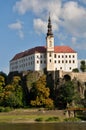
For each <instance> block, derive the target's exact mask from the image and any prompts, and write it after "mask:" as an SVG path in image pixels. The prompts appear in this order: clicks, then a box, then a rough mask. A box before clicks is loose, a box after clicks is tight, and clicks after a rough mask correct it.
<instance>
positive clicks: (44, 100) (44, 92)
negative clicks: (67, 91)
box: [30, 75, 53, 108]
mask: <svg viewBox="0 0 86 130" xmlns="http://www.w3.org/2000/svg"><path fill="white" fill-rule="evenodd" d="M30 95H31V102H30V104H31V105H32V106H34V107H47V108H53V100H52V99H50V98H49V95H50V90H49V88H48V87H46V76H45V75H43V76H42V77H40V78H39V80H38V81H37V82H35V83H34V84H33V87H32V89H31V94H30Z"/></svg>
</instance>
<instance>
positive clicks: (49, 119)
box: [46, 117, 59, 121]
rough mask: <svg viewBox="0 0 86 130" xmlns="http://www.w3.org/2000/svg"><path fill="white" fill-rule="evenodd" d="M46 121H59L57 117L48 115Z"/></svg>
mask: <svg viewBox="0 0 86 130" xmlns="http://www.w3.org/2000/svg"><path fill="white" fill-rule="evenodd" d="M46 121H59V117H49V118H48V119H46Z"/></svg>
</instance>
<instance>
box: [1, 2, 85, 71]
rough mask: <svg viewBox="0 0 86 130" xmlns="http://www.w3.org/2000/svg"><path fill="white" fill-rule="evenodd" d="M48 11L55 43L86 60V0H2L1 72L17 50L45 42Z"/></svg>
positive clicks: (7, 67)
mask: <svg viewBox="0 0 86 130" xmlns="http://www.w3.org/2000/svg"><path fill="white" fill-rule="evenodd" d="M49 12H50V15H51V20H52V27H53V33H54V37H55V45H68V46H70V47H72V48H73V49H74V50H76V51H77V52H78V58H79V59H86V0H0V71H3V72H5V73H8V72H9V61H10V60H11V59H12V58H13V56H14V55H15V54H16V53H19V52H21V51H24V50H27V49H29V48H32V47H35V46H41V45H46V39H45V37H46V33H47V20H48V17H49Z"/></svg>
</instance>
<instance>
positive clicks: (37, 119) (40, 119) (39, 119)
mask: <svg viewBox="0 0 86 130" xmlns="http://www.w3.org/2000/svg"><path fill="white" fill-rule="evenodd" d="M35 121H38V122H41V121H43V118H42V117H39V118H36V119H35Z"/></svg>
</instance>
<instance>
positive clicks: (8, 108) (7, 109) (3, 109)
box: [0, 107, 12, 112]
mask: <svg viewBox="0 0 86 130" xmlns="http://www.w3.org/2000/svg"><path fill="white" fill-rule="evenodd" d="M11 110H12V108H10V107H0V112H9V111H11Z"/></svg>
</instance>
